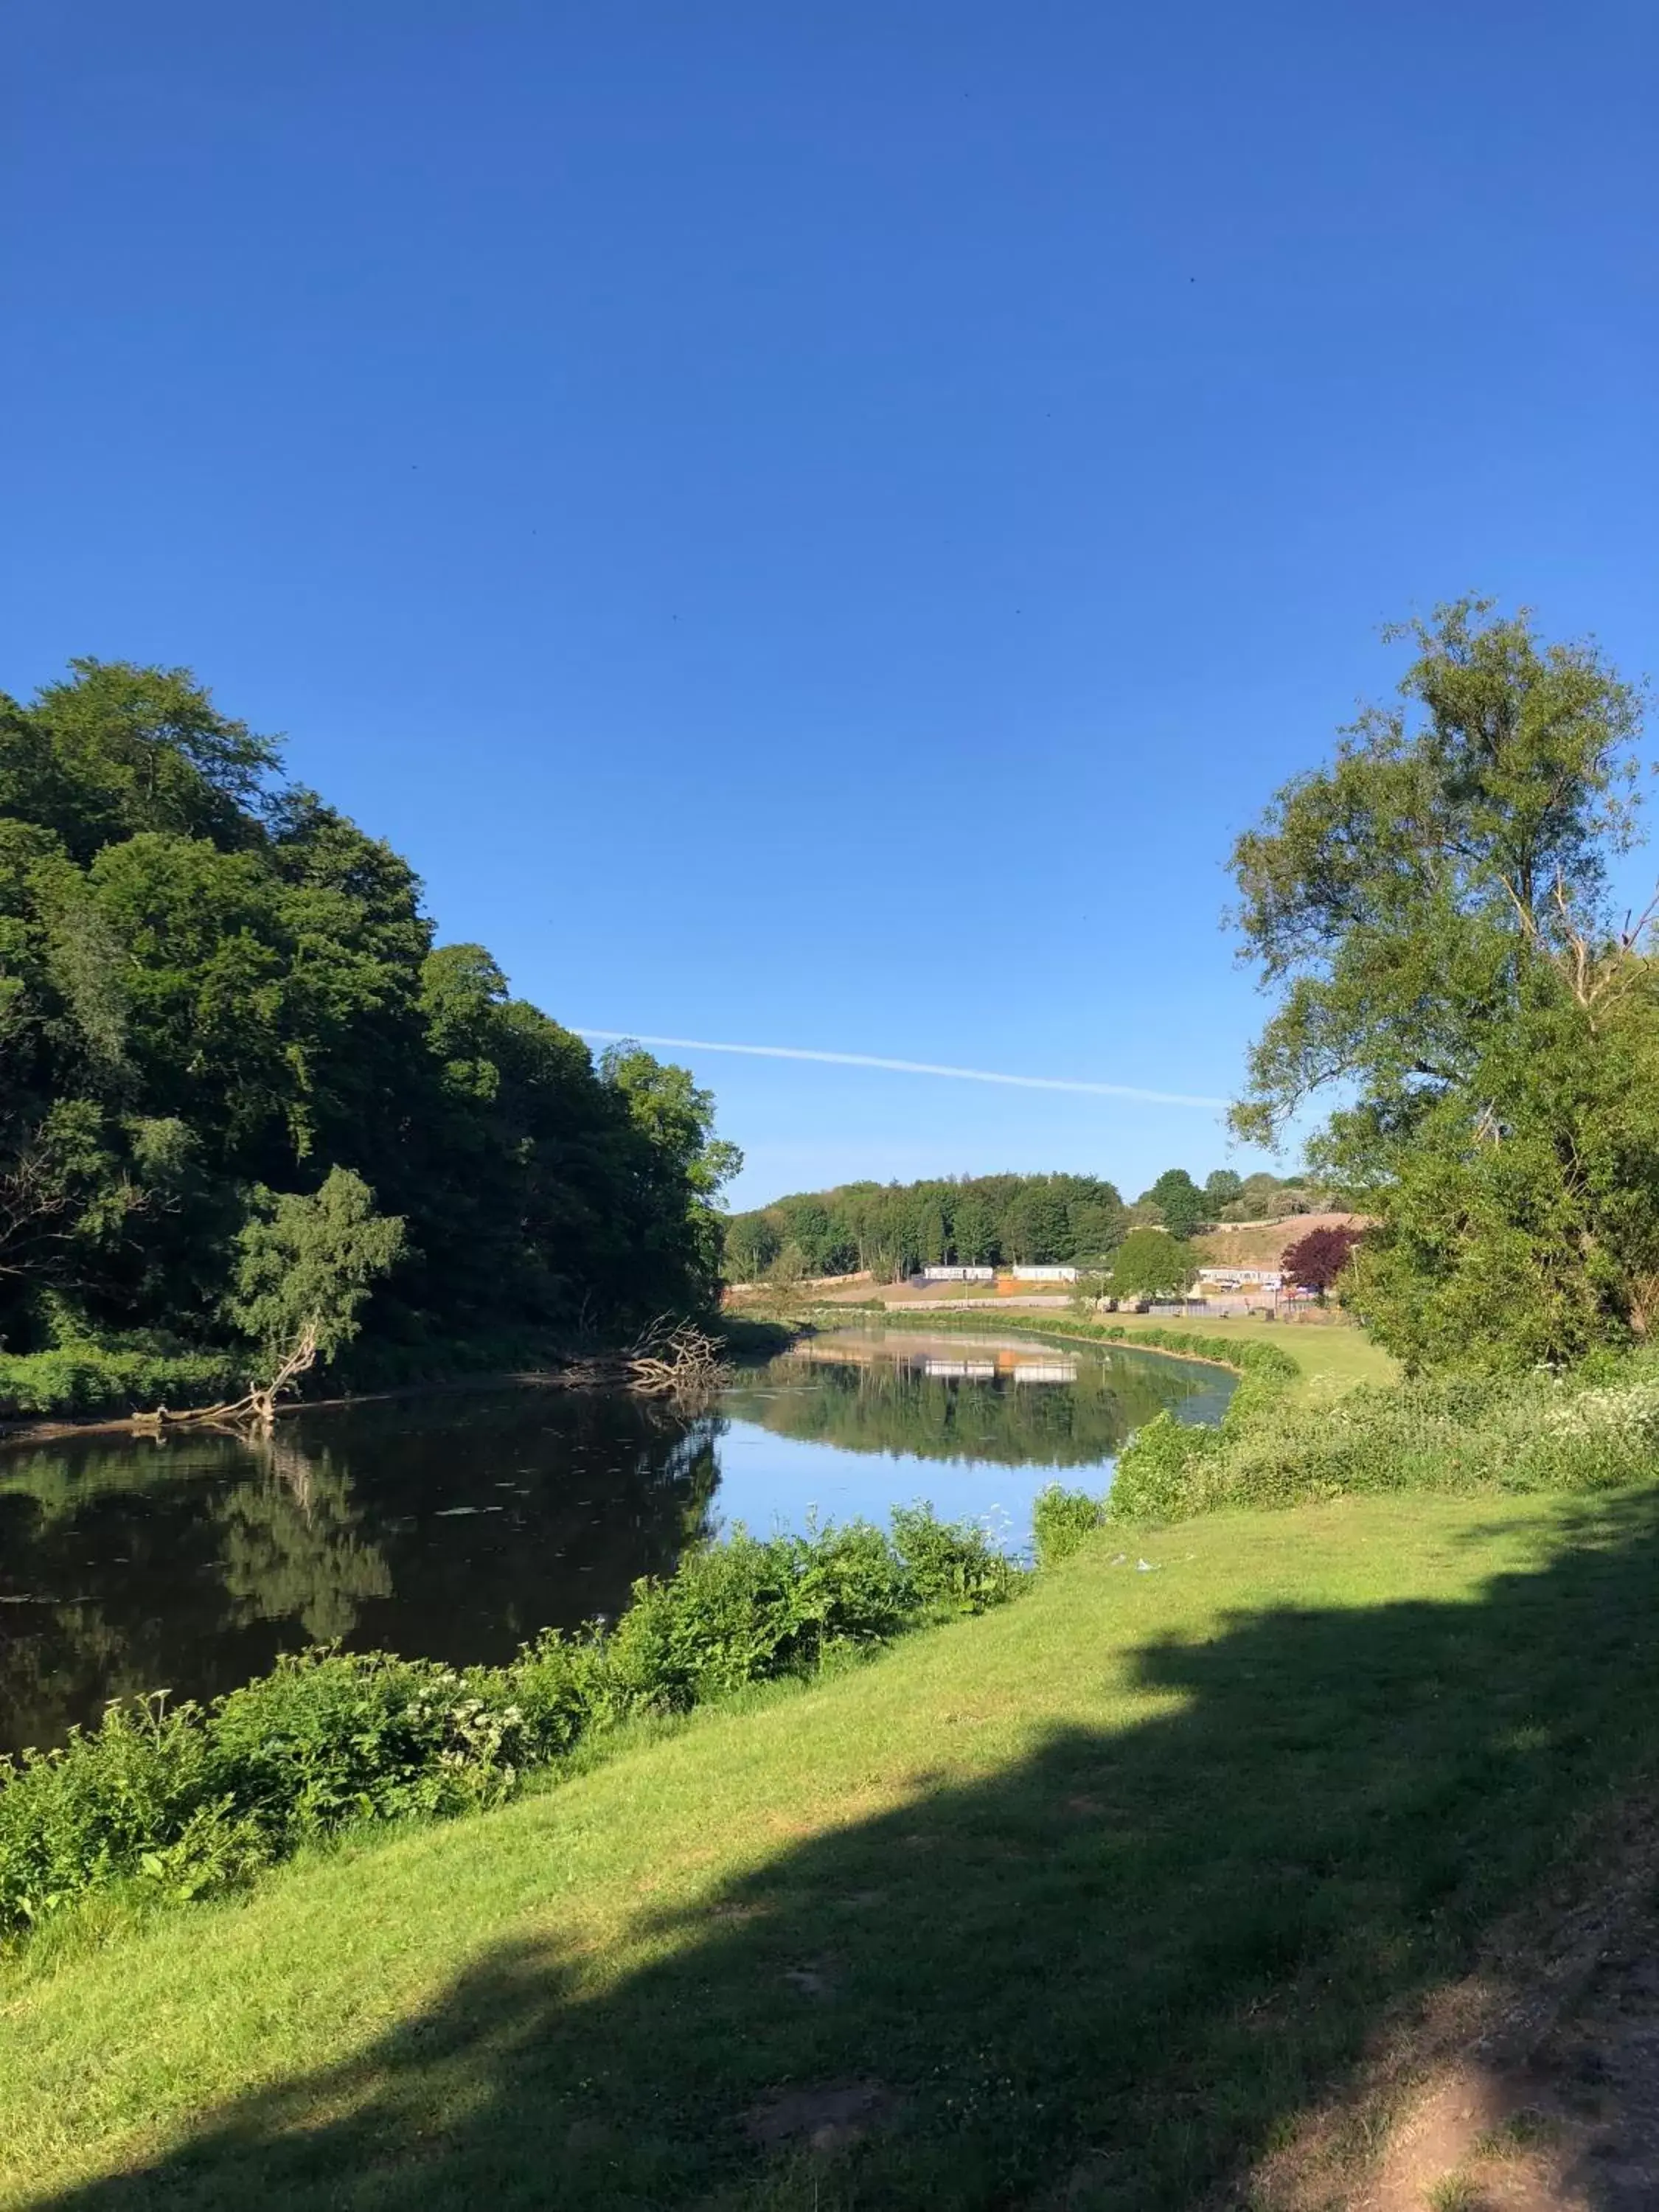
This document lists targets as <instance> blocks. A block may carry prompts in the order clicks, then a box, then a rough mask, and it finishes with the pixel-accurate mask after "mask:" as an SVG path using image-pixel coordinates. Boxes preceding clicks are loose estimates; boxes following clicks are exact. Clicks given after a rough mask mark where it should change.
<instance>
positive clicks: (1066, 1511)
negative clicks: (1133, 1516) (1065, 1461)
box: [1031, 1482, 1106, 1567]
mask: <svg viewBox="0 0 1659 2212" xmlns="http://www.w3.org/2000/svg"><path fill="white" fill-rule="evenodd" d="M1105 1517H1106V1509H1105V1507H1104V1505H1103V1504H1102V1502H1101V1500H1100V1499H1099V1498H1091V1497H1090V1495H1089V1493H1088V1492H1087V1491H1086V1490H1067V1489H1066V1488H1065V1487H1064V1486H1063V1485H1062V1484H1060V1483H1058V1482H1051V1483H1049V1484H1048V1487H1047V1488H1046V1489H1043V1490H1040V1491H1039V1492H1037V1494H1036V1502H1035V1504H1033V1506H1032V1509H1031V1536H1032V1541H1033V1543H1034V1545H1035V1546H1036V1560H1037V1565H1038V1566H1040V1567H1053V1566H1057V1565H1059V1563H1060V1560H1062V1559H1070V1557H1071V1556H1072V1553H1073V1552H1075V1551H1076V1550H1078V1549H1079V1547H1080V1546H1081V1544H1082V1543H1083V1541H1084V1539H1085V1537H1086V1536H1088V1535H1090V1534H1092V1533H1093V1531H1094V1530H1095V1529H1097V1528H1099V1526H1100V1525H1101V1523H1102V1522H1103V1520H1104V1519H1105Z"/></svg>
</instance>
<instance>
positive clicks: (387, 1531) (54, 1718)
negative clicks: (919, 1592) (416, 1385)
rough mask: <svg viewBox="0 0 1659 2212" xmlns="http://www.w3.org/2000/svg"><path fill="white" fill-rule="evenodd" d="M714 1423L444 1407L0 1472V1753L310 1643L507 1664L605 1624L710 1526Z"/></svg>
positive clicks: (464, 1403)
mask: <svg viewBox="0 0 1659 2212" xmlns="http://www.w3.org/2000/svg"><path fill="white" fill-rule="evenodd" d="M719 1427H720V1423H719V1420H718V1417H716V1416H713V1415H706V1416H703V1417H702V1418H700V1419H696V1420H687V1419H683V1418H677V1417H675V1416H672V1415H671V1414H667V1413H663V1412H660V1411H659V1410H658V1409H657V1408H654V1407H651V1406H649V1405H647V1404H644V1403H642V1402H641V1401H638V1400H635V1399H630V1398H625V1397H617V1396H612V1395H608V1394H605V1393H597V1392H595V1393H586V1392H584V1393H574V1392H566V1391H552V1390H545V1391H544V1390H535V1389H520V1390H513V1391H510V1392H502V1393H488V1394H486V1393H476V1392H465V1393H456V1394H454V1395H443V1396H435V1395H428V1396H423V1397H422V1398H420V1399H410V1400H404V1401H397V1402H395V1403H390V1404H385V1405H379V1406H363V1407H353V1408H348V1409H345V1410H343V1411H339V1412H334V1413H312V1414H301V1415H299V1416H296V1417H295V1418H293V1419H289V1420H287V1421H284V1422H283V1425H282V1426H281V1427H280V1429H279V1430H278V1431H277V1433H276V1436H275V1437H273V1438H270V1439H269V1440H252V1441H247V1442H244V1441H243V1440H242V1439H240V1437H230V1436H218V1435H204V1434H200V1433H197V1434H195V1435H190V1436H173V1437H162V1438H161V1439H159V1440H155V1439H149V1438H143V1439H135V1438H132V1437H88V1438H86V1439H85V1440H84V1441H79V1440H76V1439H73V1438H70V1439H65V1440H59V1441H57V1442H54V1443H51V1444H46V1445H42V1446H40V1447H37V1448H34V1449H19V1450H13V1451H11V1452H9V1453H8V1454H7V1455H5V1456H4V1458H3V1459H0V1747H3V1748H6V1749H14V1750H15V1749H16V1748H18V1747H21V1745H23V1744H26V1743H52V1742H56V1741H59V1740H60V1739H61V1738H62V1736H63V1735H64V1732H65V1730H66V1729H68V1727H69V1725H70V1723H71V1722H73V1721H76V1720H80V1721H86V1720H88V1719H92V1718H95V1717H96V1715H97V1713H98V1712H99V1711H100V1708H101V1706H102V1704H103V1702H104V1700H105V1699H108V1698H112V1697H120V1696H127V1695H131V1694H136V1693H137V1692H143V1691H148V1690H155V1689H160V1688H163V1687H165V1688H167V1689H170V1690H172V1691H173V1692H175V1693H176V1694H178V1695H180V1696H185V1695H188V1696H191V1697H210V1696H213V1695H215V1694H216V1693H217V1692H220V1691H222V1690H226V1689H229V1688H232V1687H234V1686H235V1685H236V1684H237V1683H239V1682H242V1681H245V1680H247V1678H248V1677H249V1676H250V1675H252V1674H258V1673H260V1672H262V1671H263V1670H264V1669H265V1668H268V1667H270V1665H271V1664H272V1662H274V1661H275V1659H276V1656H277V1654H278V1652H280V1651H282V1650H291V1649H295V1648H296V1647H299V1646H301V1645H304V1644H309V1643H319V1642H324V1643H325V1642H331V1641H334V1640H336V1639H339V1640H341V1641H343V1642H346V1643H348V1644H351V1645H353V1646H355V1647H356V1648H357V1649H359V1650H363V1649H371V1648H384V1649H388V1650H400V1651H410V1652H421V1653H426V1654H430V1655H432V1656H437V1657H441V1658H447V1659H450V1660H453V1661H455V1662H467V1661H472V1660H494V1659H504V1658H507V1657H508V1656H510V1655H511V1653H512V1652H513V1650H514V1649H515V1648H516V1646H517V1645H518V1644H519V1643H520V1642H521V1641H522V1640H523V1639H524V1638H526V1637H528V1636H532V1635H533V1634H534V1633H535V1632H536V1631H537V1630H538V1629H539V1628H541V1627H543V1626H550V1625H552V1626H566V1627H574V1626H577V1625H578V1624H579V1623H580V1622H581V1621H582V1620H587V1619H590V1618H591V1617H592V1616H593V1615H594V1614H595V1613H606V1614H612V1615H614V1614H615V1613H618V1612H619V1611H620V1610H621V1609H622V1607H623V1605H624V1604H625V1603H626V1602H627V1600H628V1594H629V1587H630V1585H631V1584H632V1583H633V1582H634V1580H635V1577H638V1576H640V1575H642V1574H661V1573H665V1572H668V1571H671V1569H672V1567H673V1565H674V1564H675V1562H676V1561H677V1560H678V1558H679V1555H680V1553H682V1552H683V1551H684V1548H685V1547H686V1545H687V1544H688V1543H690V1542H694V1541H698V1540H700V1539H701V1538H702V1537H705V1536H706V1535H708V1534H709V1533H710V1531H711V1528H712V1525H713V1524H712V1522H711V1518H710V1505H711V1502H712V1500H713V1498H714V1488H715V1485H716V1483H717V1481H718V1480H719V1471H718V1468H717V1465H716V1460H715V1451H714V1444H715V1438H716V1437H717V1435H718V1433H719Z"/></svg>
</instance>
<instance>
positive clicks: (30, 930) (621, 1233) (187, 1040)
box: [0, 660, 736, 1353]
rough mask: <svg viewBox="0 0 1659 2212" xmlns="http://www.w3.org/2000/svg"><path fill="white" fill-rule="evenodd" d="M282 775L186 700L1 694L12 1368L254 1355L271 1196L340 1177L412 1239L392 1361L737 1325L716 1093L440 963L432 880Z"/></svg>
mask: <svg viewBox="0 0 1659 2212" xmlns="http://www.w3.org/2000/svg"><path fill="white" fill-rule="evenodd" d="M278 766H279V762H278V755H277V750H276V746H275V744H273V743H272V741H270V739H267V738H262V737H259V736H258V735H257V734H256V733H254V732H251V731H250V730H248V729H247V727H246V726H245V725H244V724H242V723H240V722H237V721H235V720H231V719H229V718H228V717H226V716H223V715H222V714H219V713H218V711H217V709H216V708H215V707H214V705H213V702H212V701H211V700H210V697H209V696H208V694H207V693H206V691H205V690H203V689H202V687H201V686H199V685H198V684H196V683H195V682H194V679H193V678H191V677H190V676H189V674H188V673H187V671H181V670H159V669H144V668H138V667H134V666H131V665H126V664H114V663H112V664H103V663H99V662H95V661H89V660H88V661H77V662H76V663H75V664H74V665H73V667H72V670H71V673H70V677H69V678H68V679H67V680H66V681H64V682H63V683H60V684H52V685H48V686H47V687H46V689H45V690H43V691H42V692H41V693H40V696H39V697H38V698H37V699H36V700H35V701H34V702H33V703H32V704H30V705H27V706H25V705H21V704H19V703H18V702H15V701H12V700H8V699H4V698H3V697H0V1046H3V1053H0V1345H3V1347H4V1349H5V1350H6V1351H7V1352H19V1353H30V1352H40V1351H48V1350H51V1349H52V1348H53V1347H54V1346H57V1345H60V1344H62V1345H67V1344H68V1343H69V1341H70V1338H71V1337H74V1336H76V1335H78V1334H81V1333H84V1332H85V1331H86V1330H88V1329H90V1330H92V1331H94V1333H97V1334H100V1335H107V1334H110V1333H112V1332H115V1333H121V1332H125V1333H130V1334H132V1333H137V1334H143V1333H144V1332H147V1331H154V1330H155V1329H158V1328H161V1329H166V1330H168V1331H171V1332H172V1333H173V1334H174V1335H176V1336H177V1337H178V1338H179V1340H180V1342H181V1344H182V1345H184V1346H190V1347H199V1348H201V1349H203V1350H204V1351H211V1350H213V1349H215V1348H222V1347H224V1346H226V1345H227V1342H228V1327H227V1308H228V1305H233V1304H236V1303H238V1302H239V1301H242V1302H245V1301H246V1296H247V1293H246V1291H242V1290H240V1288H239V1286H238V1284H237V1280H236V1278H237V1273H238V1269H239V1267H241V1266H243V1265H245V1264H246V1261H247V1257H248V1253H247V1249H246V1243H245V1242H239V1233H238V1232H239V1231H240V1229H241V1227H242V1225H243V1224H244V1222H245V1221H246V1218H247V1215H248V1212H249V1205H250V1197H251V1194H252V1196H253V1197H254V1198H255V1199H256V1200H257V1203H258V1206H260V1207H261V1208H263V1209H264V1210H266V1211H268V1212H270V1215H271V1218H272V1220H273V1221H274V1220H275V1219H276V1218H277V1217H278V1216H279V1215H281V1213H282V1212H283V1207H284V1206H285V1205H286V1204H287V1202H288V1201H289V1200H295V1201H300V1200H311V1199H313V1198H314V1197H315V1196H316V1195H317V1194H318V1193H319V1191H320V1190H321V1189H322V1188H324V1187H325V1185H326V1184H327V1182H328V1180H329V1177H330V1176H331V1172H332V1171H334V1170H340V1171H342V1172H349V1174H351V1175H352V1176H356V1177H359V1178H361V1180H362V1182H363V1183H365V1184H368V1185H369V1186H371V1187H372V1188H374V1191H375V1192H376V1194H378V1198H379V1200H380V1205H381V1206H382V1208H383V1209H384V1211H385V1212H386V1215H387V1216H388V1217H391V1218H398V1219H400V1220H402V1221H404V1223H405V1224H406V1229H407V1236H406V1240H405V1243H404V1250H403V1254H402V1256H401V1258H400V1259H399V1260H398V1263H397V1265H396V1267H395V1268H394V1269H393V1271H392V1273H391V1274H390V1275H389V1276H388V1277H387V1278H386V1282H385V1285H384V1286H383V1288H382V1289H381V1290H380V1292H379V1293H377V1295H376V1297H375V1298H374V1302H373V1304H372V1307H371V1308H370V1309H369V1310H368V1315H367V1318H366V1328H367V1330H368V1335H369V1337H370V1338H371V1339H374V1340H378V1341H380V1342H382V1343H386V1344H393V1343H401V1344H403V1345H405V1346H412V1347H419V1346H422V1345H423V1344H424V1343H426V1342H428V1341H429V1340H434V1339H437V1340H444V1341H448V1342H453V1341H454V1340H458V1339H460V1338H464V1337H466V1336H469V1335H472V1334H478V1335H487V1334H501V1333H510V1332H515V1331H517V1332H523V1331H532V1330H540V1331H563V1332H565V1333H566V1334H570V1333H572V1332H573V1331H574V1330H575V1329H577V1328H591V1329H594V1330H599V1331H604V1332H606V1333H610V1334H616V1333H617V1331H618V1330H620V1329H621V1328H625V1327H629V1326H633V1325H636V1324H637V1322H640V1321H642V1320H644V1319H646V1318H647V1317H648V1316H652V1315H655V1314H658V1313H661V1312H663V1311H665V1310H676V1311H679V1310H687V1311H689V1310H697V1309H707V1308H708V1306H709V1305H710V1304H712V1301H713V1297H714V1289H715V1284H716V1279H717V1266H718V1253H717V1249H716V1248H717V1245H718V1241H719V1224H718V1219H717V1217H716V1215H715V1212H714V1197H715V1194H716V1193H717V1191H718V1188H719V1186H720V1182H722V1180H723V1179H724V1178H725V1177H726V1176H727V1175H729V1174H730V1173H731V1172H732V1169H733V1167H734V1165H735V1164H736V1156H735V1154H734V1153H733V1152H732V1149H731V1148H730V1147H729V1146H723V1145H721V1144H720V1143H719V1142H718V1140H716V1139H715V1138H714V1134H713V1126H712V1105H711V1102H710V1100H709V1098H708V1094H707V1093H706V1092H704V1091H700V1090H698V1089H697V1088H696V1085H693V1084H692V1082H691V1080H690V1077H689V1076H687V1075H686V1074H685V1073H684V1071H683V1070H678V1069H673V1068H668V1067H664V1066H659V1063H658V1062H656V1061H655V1060H653V1059H652V1058H651V1056H650V1055H649V1054H646V1053H644V1052H641V1050H640V1049H639V1048H636V1047H634V1048H620V1049H619V1050H618V1051H617V1053H615V1054H611V1055H607V1058H606V1060H605V1064H604V1065H603V1066H598V1067H596V1066H595V1065H594V1063H593V1060H592V1056H591V1055H590V1054H589V1052H588V1050H587V1048H586V1046H585V1045H584V1044H583V1043H582V1042H581V1041H580V1038H578V1037H576V1036H573V1035H572V1034H571V1032H570V1031H568V1030H564V1029H562V1028H561V1027H560V1025H559V1024H557V1023H556V1022H554V1021H551V1020H550V1018H548V1017H547V1016H546V1015H544V1014H543V1013H541V1012H539V1011H538V1009H537V1008H535V1007H533V1006H528V1005H526V1004H525V1003H524V1002H523V1001H522V1000H514V999H513V998H512V997H511V995H510V994H509V992H508V990H507V981H506V979H505V977H504V976H503V975H501V970H500V969H499V968H498V967H497V966H496V964H495V963H494V962H493V961H492V960H491V959H490V957H489V954H488V953H487V952H485V951H483V949H482V948H481V947H478V946H476V945H449V946H441V947H438V948H435V947H434V945H433V941H432V940H433V928H432V924H431V922H430V921H429V920H428V917H427V916H426V915H425V914H424V913H423V912H422V907H421V902H420V892H419V885H418V884H417V882H416V878H415V877H414V875H413V873H412V872H411V871H410V868H409V866H408V865H407V863H406V862H404V860H401V859H400V858H399V857H398V854H395V853H393V852H392V850H391V849H390V848H388V847H387V846H386V845H385V844H383V843H381V842H379V841H377V840H375V839H373V838H371V837H369V836H366V835H365V834H364V833H363V832H362V830H361V829H358V828H357V827H356V825H355V824H354V823H351V822H349V821H348V820H347V819H346V818H345V817H343V816H342V815H340V814H338V813H337V812H336V811H334V810H332V809H331V808H330V807H328V806H327V805H325V803H324V802H323V801H322V800H321V799H319V798H318V797H317V796H316V795H315V794H314V793H310V792H307V791H303V790H298V789H295V788H292V787H284V786H283V785H281V784H280V783H279V782H278V781H276V774H277V770H278ZM261 1194H270V1195H269V1197H266V1196H264V1195H261ZM261 1295H263V1294H261ZM52 1298H56V1299H57V1301H58V1304H56V1305H55V1306H54V1305H52V1304H51V1300H52ZM64 1316H67V1319H68V1323H69V1329H68V1334H64V1331H63V1330H62V1329H60V1328H59V1327H58V1322H59V1320H60V1319H62V1318H63V1317H64Z"/></svg>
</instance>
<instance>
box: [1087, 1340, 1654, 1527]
mask: <svg viewBox="0 0 1659 2212" xmlns="http://www.w3.org/2000/svg"><path fill="white" fill-rule="evenodd" d="M1656 1475H1659V1366H1656V1364H1655V1363H1654V1361H1653V1360H1652V1359H1651V1358H1645V1359H1633V1360H1629V1361H1626V1362H1625V1363H1623V1364H1622V1365H1621V1366H1620V1368H1619V1369H1618V1370H1616V1372H1614V1373H1613V1374H1612V1375H1611V1376H1610V1374H1609V1370H1607V1366H1606V1364H1605V1363H1602V1364H1601V1365H1598V1367H1596V1368H1595V1369H1594V1370H1584V1371H1583V1372H1579V1373H1577V1374H1568V1375H1559V1376H1557V1375H1547V1374H1539V1375H1534V1376H1522V1377H1520V1378H1516V1377H1512V1376H1511V1377H1484V1376H1483V1377H1462V1378H1455V1379H1450V1380H1442V1381H1435V1382H1419V1383H1399V1384H1396V1385H1394V1386H1392V1387H1387V1388H1381V1387H1376V1386H1369V1387H1366V1388H1363V1389H1354V1390H1350V1391H1347V1392H1346V1393H1345V1394H1344V1395H1342V1396H1340V1398H1336V1399H1334V1400H1332V1401H1329V1402H1328V1403H1326V1404H1322V1405H1309V1404H1305V1403H1299V1402H1287V1401H1285V1400H1284V1399H1283V1398H1282V1397H1280V1396H1279V1395H1274V1394H1273V1393H1271V1392H1269V1393H1268V1394H1267V1395H1265V1396H1264V1395H1261V1394H1260V1393H1258V1392H1257V1391H1256V1390H1255V1389H1254V1387H1253V1384H1252V1383H1251V1382H1249V1381H1247V1382H1246V1383H1244V1384H1243V1385H1241V1387H1240V1389H1238V1390H1237V1392H1236V1393H1235V1395H1234V1397H1233V1399H1232V1401H1231V1403H1230V1405H1229V1407H1228V1408H1227V1413H1226V1415H1225V1418H1224V1419H1223V1421H1222V1423H1221V1425H1220V1426H1219V1428H1218V1429H1212V1430H1202V1429H1182V1428H1180V1427H1179V1426H1178V1425H1176V1423H1175V1422H1174V1421H1172V1420H1171V1419H1170V1417H1169V1416H1168V1415H1167V1414H1165V1415H1163V1416H1161V1417H1160V1418H1159V1419H1158V1420H1156V1421H1154V1422H1152V1424H1151V1425H1149V1426H1148V1427H1146V1428H1145V1429H1142V1430H1141V1431H1140V1432H1139V1434H1138V1435H1137V1436H1135V1437H1133V1438H1132V1439H1131V1440H1130V1443H1129V1444H1128V1445H1127V1448H1126V1449H1125V1451H1124V1453H1123V1455H1122V1458H1121V1460H1120V1462H1119V1463H1118V1472H1117V1479H1116V1480H1115V1483H1114V1485H1113V1488H1112V1495H1111V1511H1112V1513H1113V1514H1114V1516H1122V1517H1126V1518H1130V1517H1132V1518H1142V1517H1145V1518H1149V1519H1157V1520H1179V1519H1184V1518H1186V1517H1187V1516H1190V1515H1192V1514H1194V1513H1205V1512H1211V1511H1213V1510H1217V1509H1218V1508H1220V1507H1225V1506H1258V1507H1259V1506H1285V1505H1296V1504H1303V1503H1304V1502H1305V1501H1307V1500H1310V1499H1315V1498H1334V1497H1339V1496H1345V1495H1350V1494H1363V1493H1365V1492H1382V1491H1402V1490H1423V1491H1440V1492H1450V1491H1478V1490H1491V1491H1502V1492H1524V1491H1545V1490H1548V1491H1589V1490H1598V1489H1607V1488H1610V1487H1613V1486H1616V1485H1619V1484H1623V1483H1631V1482H1638V1481H1647V1480H1653V1479H1654V1477H1655V1476H1656Z"/></svg>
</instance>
